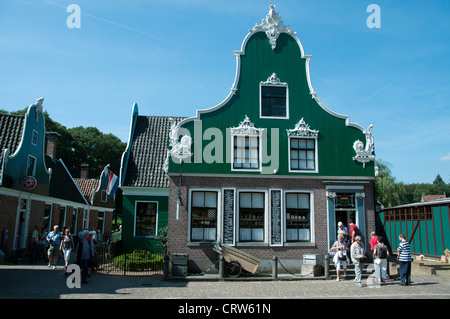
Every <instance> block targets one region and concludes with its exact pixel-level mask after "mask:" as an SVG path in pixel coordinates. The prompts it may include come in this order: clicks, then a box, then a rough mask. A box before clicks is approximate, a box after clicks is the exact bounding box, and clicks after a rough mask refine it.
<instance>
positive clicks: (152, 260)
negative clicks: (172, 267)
mask: <svg viewBox="0 0 450 319" xmlns="http://www.w3.org/2000/svg"><path fill="white" fill-rule="evenodd" d="M163 261H164V257H163V256H161V255H158V254H153V253H152V252H150V251H147V250H135V251H133V253H131V254H123V255H120V256H118V257H115V258H114V266H115V267H117V268H120V269H122V270H126V271H143V270H152V269H160V268H161V264H162V263H163Z"/></svg>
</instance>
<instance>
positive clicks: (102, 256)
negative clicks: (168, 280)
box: [94, 241, 165, 275]
mask: <svg viewBox="0 0 450 319" xmlns="http://www.w3.org/2000/svg"><path fill="white" fill-rule="evenodd" d="M94 249H95V255H94V265H95V266H94V271H95V272H96V273H101V274H110V275H163V270H164V269H163V268H164V255H165V251H164V248H162V247H158V246H155V247H152V248H151V249H150V250H135V251H133V252H132V253H124V252H123V251H122V247H121V242H120V241H119V242H114V243H108V244H106V243H102V244H98V245H96V246H95V247H94Z"/></svg>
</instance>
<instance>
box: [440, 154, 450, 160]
mask: <svg viewBox="0 0 450 319" xmlns="http://www.w3.org/2000/svg"><path fill="white" fill-rule="evenodd" d="M441 161H450V152H449V153H448V154H447V155H445V156H442V157H441Z"/></svg>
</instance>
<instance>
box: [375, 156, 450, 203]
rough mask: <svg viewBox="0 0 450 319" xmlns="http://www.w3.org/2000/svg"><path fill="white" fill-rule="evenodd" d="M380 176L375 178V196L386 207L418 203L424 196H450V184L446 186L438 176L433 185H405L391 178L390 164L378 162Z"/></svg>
mask: <svg viewBox="0 0 450 319" xmlns="http://www.w3.org/2000/svg"><path fill="white" fill-rule="evenodd" d="M377 166H378V176H377V177H376V178H375V196H376V198H377V199H378V200H379V201H380V202H381V203H382V204H383V206H384V207H393V206H397V205H403V204H409V203H417V202H420V201H421V200H422V195H444V194H445V195H446V197H448V196H450V184H446V183H445V182H444V181H443V179H442V178H441V176H440V175H437V176H436V178H435V180H434V182H433V183H432V184H427V183H416V184H407V185H405V184H403V183H402V182H396V180H395V177H393V176H391V175H392V174H391V170H390V168H389V166H390V164H389V163H387V162H384V161H382V160H377Z"/></svg>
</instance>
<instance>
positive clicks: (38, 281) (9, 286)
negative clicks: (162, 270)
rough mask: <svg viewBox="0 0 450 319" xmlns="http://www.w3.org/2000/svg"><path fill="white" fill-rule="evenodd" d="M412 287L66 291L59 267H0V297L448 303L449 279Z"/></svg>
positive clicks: (153, 285)
mask: <svg viewBox="0 0 450 319" xmlns="http://www.w3.org/2000/svg"><path fill="white" fill-rule="evenodd" d="M412 281H413V283H412V285H411V286H408V287H402V286H400V285H399V282H398V280H389V281H388V282H387V284H386V285H384V286H377V285H373V284H371V282H370V281H368V280H363V284H364V286H363V287H362V288H360V287H357V286H356V285H355V283H354V282H353V280H352V279H348V280H341V281H340V282H336V281H334V280H301V281H299V280H292V281H286V280H284V281H172V280H169V281H165V280H162V278H161V277H151V276H108V275H98V274H96V275H94V276H93V277H92V278H90V279H89V283H88V284H82V285H81V288H69V287H68V286H67V281H66V277H65V276H64V270H63V268H62V267H59V269H56V270H53V269H49V268H48V267H47V266H0V287H1V288H0V298H1V299H16V298H20V299H34V298H38V299H111V298H114V299H116V298H117V299H127V298H131V299H167V298H168V299H208V298H209V299H236V298H237V299H297V298H301V299H327V298H332V299H335V298H336V299H337V298H339V299H342V298H345V299H353V298H358V299H372V298H385V299H396V298H402V299H428V298H433V299H449V298H450V279H449V278H447V277H445V276H433V275H413V276H412Z"/></svg>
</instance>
